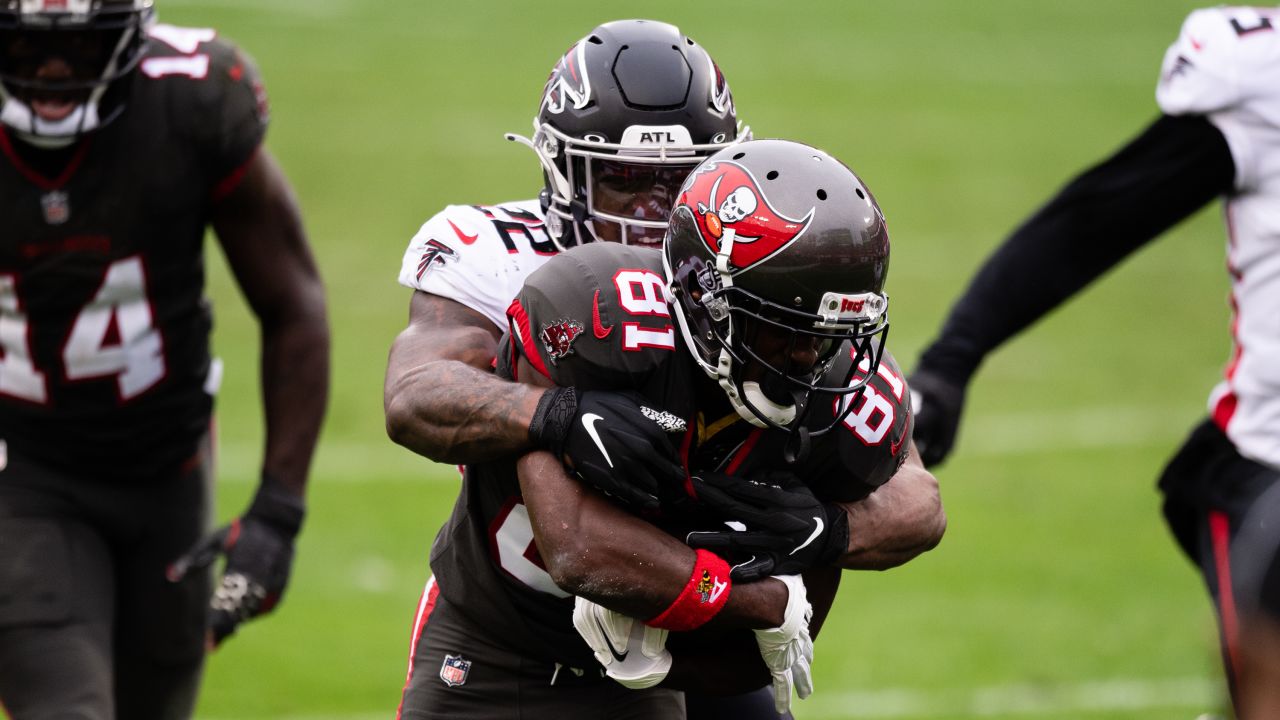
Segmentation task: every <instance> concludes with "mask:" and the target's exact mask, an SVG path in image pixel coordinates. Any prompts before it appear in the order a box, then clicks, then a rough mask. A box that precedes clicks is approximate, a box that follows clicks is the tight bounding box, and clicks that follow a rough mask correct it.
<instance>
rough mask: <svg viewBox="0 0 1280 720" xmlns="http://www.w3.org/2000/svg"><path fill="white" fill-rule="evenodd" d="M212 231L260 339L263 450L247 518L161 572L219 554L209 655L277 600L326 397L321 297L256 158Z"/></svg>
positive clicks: (295, 227) (276, 170)
mask: <svg viewBox="0 0 1280 720" xmlns="http://www.w3.org/2000/svg"><path fill="white" fill-rule="evenodd" d="M213 227H214V231H215V232H216V233H217V236H218V241H219V242H220V243H221V245H222V248H223V252H224V253H225V254H226V257H227V262H228V264H229V265H230V266H231V271H232V273H233V274H234V275H235V278H236V281H237V283H238V284H239V285H240V289H241V291H242V292H243V293H244V296H245V299H246V300H247V301H248V303H249V307H250V308H251V309H252V311H253V313H254V315H255V316H257V319H258V324H259V327H260V329H261V340H262V351H261V353H262V356H261V362H260V372H261V376H262V399H263V405H264V408H265V415H266V447H265V449H264V452H263V462H262V477H261V481H260V483H259V485H258V490H257V492H256V493H255V495H254V498H253V501H252V502H251V503H250V505H249V508H248V510H246V511H245V513H244V514H242V515H241V516H240V517H238V518H236V519H235V520H233V521H232V522H231V523H230V524H229V525H227V526H225V527H223V528H221V529H220V530H218V531H217V532H215V533H213V534H212V535H210V536H208V537H207V538H205V539H204V540H202V541H201V542H200V544H199V545H197V546H196V547H195V548H193V549H192V550H191V552H189V553H188V554H187V555H185V556H183V557H182V558H179V559H178V560H176V561H175V562H174V564H173V565H172V566H171V567H170V568H169V577H170V579H172V580H177V579H180V578H181V577H182V576H183V575H184V574H185V573H186V572H188V571H189V570H192V569H194V568H200V567H204V566H207V565H208V564H209V563H211V562H212V561H213V560H214V559H215V558H216V557H217V556H218V555H220V554H223V553H225V554H226V557H227V563H226V568H225V570H224V572H223V577H222V581H221V583H220V585H219V587H218V589H217V591H216V592H215V594H214V597H213V599H212V600H211V602H210V608H209V644H210V645H211V646H214V645H217V644H218V643H220V642H221V641H222V640H223V639H224V638H226V637H227V636H229V635H231V634H232V633H234V632H235V630H236V628H237V626H238V625H239V624H240V623H241V622H243V621H245V620H248V619H249V618H252V617H256V616H258V615H261V614H263V613H266V612H268V611H270V610H271V609H272V608H273V607H275V605H276V603H277V602H279V600H280V598H281V596H282V595H283V593H284V590H285V586H286V584H287V583H288V579H289V573H290V571H291V569H292V565H293V545H294V538H295V537H296V536H297V534H298V532H299V530H301V528H302V520H303V515H304V513H305V503H304V495H305V490H306V484H307V473H308V470H309V467H310V464H311V456H312V452H313V451H314V449H315V444H316V437H317V435H318V434H319V432H320V423H321V420H322V419H323V417H324V410H325V402H326V399H327V396H328V389H329V326H328V322H327V320H326V318H325V299H324V288H323V286H322V285H321V282H320V275H319V273H318V272H317V270H316V265H315V261H314V260H313V259H312V257H311V251H310V249H309V248H308V246H307V240H306V235H305V233H304V231H303V227H302V216H301V213H300V212H299V211H298V204H297V201H296V200H295V199H294V196H293V191H292V189H291V188H290V187H289V183H288V181H287V180H286V179H285V176H284V173H283V172H282V171H281V169H280V167H279V166H278V165H277V164H276V162H275V160H274V159H273V158H272V156H271V154H270V153H269V152H267V150H266V149H265V148H259V149H258V151H257V152H256V153H255V154H254V155H253V156H252V158H251V159H250V160H249V162H248V164H247V165H246V166H245V169H244V174H243V176H242V178H241V180H240V182H239V183H238V184H237V185H236V186H235V187H234V188H233V189H231V190H230V192H229V193H228V194H227V195H225V196H223V197H221V198H220V199H219V200H218V201H217V202H216V203H215V205H214V208H213Z"/></svg>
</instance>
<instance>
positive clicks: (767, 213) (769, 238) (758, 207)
mask: <svg viewBox="0 0 1280 720" xmlns="http://www.w3.org/2000/svg"><path fill="white" fill-rule="evenodd" d="M678 204H679V205H683V206H685V207H688V208H689V209H690V210H692V211H693V214H694V217H696V218H697V221H698V230H699V232H700V233H701V235H702V242H703V243H704V244H705V245H706V246H707V247H708V248H709V249H710V250H711V252H712V254H719V253H720V248H721V244H722V243H727V242H731V243H732V245H731V246H730V250H729V265H730V271H731V272H733V273H734V274H736V273H740V272H742V271H744V270H748V269H750V268H751V267H753V266H755V265H758V264H759V263H761V262H763V261H765V260H767V259H769V258H770V257H773V256H774V255H776V254H777V253H778V252H780V251H781V250H783V249H784V248H786V247H787V246H788V245H790V244H791V243H793V242H795V241H796V239H797V238H799V237H800V235H801V234H803V233H804V231H805V229H806V228H808V227H809V221H810V220H812V219H813V212H814V208H809V212H808V213H806V214H805V216H804V217H803V218H799V219H795V218H789V217H786V216H785V215H783V214H781V213H779V212H778V211H777V210H774V209H773V206H772V205H771V204H770V203H769V198H768V197H766V196H765V194H764V192H763V191H762V190H761V189H760V184H759V183H758V182H756V179H755V178H754V177H752V175H751V172H750V171H749V170H747V169H746V168H744V167H742V166H741V165H738V164H737V163H733V162H718V163H706V164H704V165H703V166H702V167H700V168H698V169H697V170H696V171H694V173H693V175H691V176H690V177H689V179H688V180H687V181H686V182H685V186H684V189H683V191H682V192H681V193H680V200H679V202H678Z"/></svg>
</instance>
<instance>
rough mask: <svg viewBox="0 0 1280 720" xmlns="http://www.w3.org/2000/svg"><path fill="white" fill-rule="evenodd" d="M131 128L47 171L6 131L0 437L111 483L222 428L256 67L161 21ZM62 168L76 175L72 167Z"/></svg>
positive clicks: (208, 36) (255, 119)
mask: <svg viewBox="0 0 1280 720" xmlns="http://www.w3.org/2000/svg"><path fill="white" fill-rule="evenodd" d="M120 82H121V84H120V86H119V87H116V88H113V89H112V90H111V92H112V93H116V92H119V93H121V94H123V95H124V96H125V105H124V110H123V112H122V113H121V115H120V117H119V118H117V119H116V120H115V121H114V122H112V123H110V124H108V125H107V126H105V127H103V128H101V129H99V130H97V131H95V132H93V133H91V134H89V135H88V136H86V137H85V138H83V139H82V140H80V141H79V142H78V143H77V144H76V145H75V146H74V147H73V148H68V149H67V150H66V151H65V153H66V162H65V165H64V166H63V167H61V168H59V169H57V170H55V171H53V173H52V174H51V172H50V170H49V168H45V167H42V165H43V163H44V162H45V161H47V160H49V156H50V154H51V153H49V152H47V151H45V152H33V151H32V150H31V149H30V148H28V147H26V146H25V145H23V144H22V142H21V141H20V140H18V139H17V138H16V137H14V136H13V135H12V134H11V133H10V132H9V131H7V130H0V190H2V191H3V192H0V217H3V218H4V223H5V232H4V234H3V235H2V236H0V349H2V350H3V352H0V439H3V440H4V441H5V443H6V444H7V449H8V450H9V451H10V452H15V453H21V454H24V455H26V456H27V457H30V458H34V459H36V460H38V461H40V462H42V463H45V464H48V465H54V466H58V467H62V468H67V469H71V470H74V471H79V472H83V473H85V474H87V475H89V476H91V477H95V478H104V477H106V478H131V479H137V478H140V477H147V476H150V475H151V474H154V473H157V472H163V471H166V470H170V469H173V468H175V467H177V466H179V465H180V464H181V463H182V462H184V461H186V460H187V459H189V458H190V457H191V456H192V455H193V454H194V453H195V451H196V447H197V442H198V440H199V438H200V437H201V436H203V435H204V434H205V433H206V432H208V429H209V416H210V412H211V410H212V405H213V398H212V391H213V389H214V386H215V385H216V380H217V369H216V366H213V365H211V361H210V357H209V330H210V328H211V325H212V321H213V319H212V314H211V312H210V308H209V304H208V302H207V300H206V298H205V295H204V282H205V273H204V236H205V228H206V226H207V225H208V223H209V221H210V217H211V209H212V207H213V205H214V204H215V203H217V202H218V201H219V200H220V199H221V198H222V197H223V196H225V195H226V194H227V193H229V192H231V190H232V189H233V188H235V187H236V184H237V183H238V182H239V179H240V178H241V177H243V171H244V168H245V167H247V164H248V161H249V160H250V159H251V158H252V157H253V155H254V152H255V150H256V149H257V148H258V146H259V145H260V143H261V142H262V138H263V135H264V134H265V132H266V127H267V105H266V95H265V93H264V91H263V87H262V83H261V82H260V80H259V76H258V71H257V69H256V68H255V66H254V65H253V63H252V62H251V61H250V60H249V59H248V58H247V57H246V56H245V55H243V54H242V53H241V52H240V51H239V50H237V49H236V47H235V46H234V45H232V44H230V43H228V42H226V41H224V40H223V39H221V38H219V37H218V36H217V33H215V32H214V31H213V30H211V29H201V28H179V27H175V26H172V25H157V26H155V27H154V28H153V29H152V31H151V38H150V42H149V44H148V46H147V48H146V50H145V52H144V54H143V56H142V58H141V60H140V62H139V63H138V67H137V69H136V70H135V71H134V72H133V74H132V75H131V76H129V77H128V78H126V79H123V80H121V81H120ZM58 172H60V173H61V174H57V173H58Z"/></svg>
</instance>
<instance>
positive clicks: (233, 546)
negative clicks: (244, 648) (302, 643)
mask: <svg viewBox="0 0 1280 720" xmlns="http://www.w3.org/2000/svg"><path fill="white" fill-rule="evenodd" d="M304 514H305V510H304V506H303V502H302V499H301V498H299V497H298V496H296V495H294V494H293V493H291V492H289V491H288V490H285V489H283V488H281V487H279V486H277V485H276V484H275V483H273V482H271V481H268V480H264V481H263V483H262V486H261V487H259V488H258V493H257V495H256V496H255V497H254V499H253V502H252V503H251V504H250V505H249V509H248V510H247V511H246V512H245V513H244V514H243V515H241V516H240V517H238V518H236V519H235V520H232V521H231V523H230V524H228V525H226V526H224V527H222V528H219V529H218V530H216V531H214V532H213V533H212V534H210V535H208V536H207V537H205V538H204V539H202V540H201V541H200V542H199V543H197V544H196V546H195V547H194V548H192V549H191V550H190V551H189V552H187V554H185V555H183V556H182V557H180V558H178V559H177V560H176V561H174V562H173V564H172V565H170V566H169V570H168V576H169V580H171V581H172V582H178V581H179V580H181V579H182V578H183V576H185V575H186V574H187V573H188V572H191V571H192V570H203V569H204V568H207V567H208V566H209V565H210V563H212V562H213V561H214V560H215V559H217V557H218V556H219V555H226V557H227V564H226V568H225V569H224V571H223V573H222V580H221V582H220V583H219V584H218V586H217V588H215V590H214V593H213V598H212V599H210V601H209V612H208V616H209V619H208V626H209V633H210V637H211V639H212V641H213V646H214V647H217V646H218V645H219V644H220V643H221V642H222V641H223V640H224V639H226V638H227V637H229V636H230V635H232V634H233V633H235V631H236V627H237V626H239V625H240V623H242V622H244V621H245V620H248V619H250V618H254V617H257V616H259V615H263V614H266V613H268V612H270V611H271V609H272V608H274V607H275V606H276V604H277V603H279V602H280V598H281V597H282V596H283V595H284V588H285V585H286V584H287V583H288V582H289V571H290V569H291V568H292V566H293V540H294V538H295V537H297V535H298V531H299V530H300V529H301V528H302V518H303V515H304Z"/></svg>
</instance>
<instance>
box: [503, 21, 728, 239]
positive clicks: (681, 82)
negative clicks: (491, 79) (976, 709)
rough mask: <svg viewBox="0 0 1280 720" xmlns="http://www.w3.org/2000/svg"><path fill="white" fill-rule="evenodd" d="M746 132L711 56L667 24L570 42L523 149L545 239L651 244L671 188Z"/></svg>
mask: <svg viewBox="0 0 1280 720" xmlns="http://www.w3.org/2000/svg"><path fill="white" fill-rule="evenodd" d="M748 137H750V129H749V128H742V127H740V125H739V123H738V119H737V114H736V112H735V110H734V107H733V96H732V94H731V93H730V92H729V85H728V83H727V82H725V79H724V75H722V74H721V73H720V69H719V68H718V67H717V66H716V64H715V62H714V61H713V60H712V59H711V56H710V55H708V54H707V52H706V51H705V50H703V49H702V47H701V46H699V45H698V44H697V43H695V42H694V41H693V40H691V39H689V38H688V37H686V36H685V35H683V34H681V32H680V30H679V29H678V28H676V27H675V26H672V25H668V24H666V23H661V22H655V21H652V20H618V21H615V22H610V23H605V24H604V25H601V26H599V27H597V28H596V29H594V30H592V31H591V33H590V34H589V35H587V36H586V37H585V38H583V39H581V40H579V41H578V42H576V43H574V44H573V46H572V47H570V48H569V50H568V51H567V52H566V53H565V54H564V56H563V57H561V58H560V61H559V62H557V63H556V66H555V67H554V68H553V69H552V70H551V75H550V77H548V78H547V83H546V86H545V87H544V88H543V91H542V104H541V106H540V107H539V109H538V114H537V116H536V117H535V118H534V120H533V137H532V138H525V137H522V136H519V135H514V134H508V135H507V139H509V140H515V141H518V142H521V143H523V144H525V145H528V146H529V147H530V148H532V149H533V151H534V152H535V153H537V155H538V162H539V163H540V164H541V165H542V174H543V182H544V189H543V191H542V192H541V194H540V195H539V198H540V199H541V201H542V207H543V210H544V212H545V213H546V219H547V229H548V231H549V234H550V235H551V239H552V240H554V241H555V243H556V244H557V245H558V246H559V247H560V249H562V250H563V249H565V248H567V247H571V246H573V245H577V244H580V243H586V242H592V241H596V240H616V241H620V242H631V243H647V244H652V245H655V246H656V245H657V244H659V243H661V241H662V235H663V233H665V231H666V227H667V217H668V215H669V214H670V212H671V207H672V203H673V201H674V199H675V194H676V191H677V190H678V189H679V187H680V184H681V183H682V182H683V181H684V178H685V176H686V175H687V174H688V173H689V171H690V170H691V169H693V167H694V166H696V165H697V164H698V163H699V162H700V161H701V160H703V159H704V158H705V157H707V156H708V155H710V154H711V153H713V152H715V151H717V150H719V149H721V148H724V147H727V146H729V145H732V144H733V143H735V142H738V141H740V140H742V139H744V138H748Z"/></svg>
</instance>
